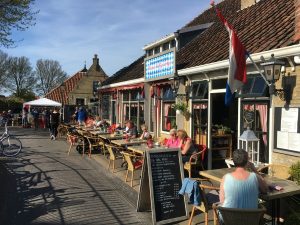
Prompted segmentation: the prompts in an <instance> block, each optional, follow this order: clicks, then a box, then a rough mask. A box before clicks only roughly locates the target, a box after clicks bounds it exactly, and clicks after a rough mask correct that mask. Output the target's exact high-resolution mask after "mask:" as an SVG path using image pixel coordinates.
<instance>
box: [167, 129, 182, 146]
mask: <svg viewBox="0 0 300 225" xmlns="http://www.w3.org/2000/svg"><path fill="white" fill-rule="evenodd" d="M169 134H170V137H169V138H168V139H167V141H166V143H165V144H164V145H165V146H166V147H168V148H178V147H179V139H178V137H177V131H176V129H171V130H170V133H169Z"/></svg>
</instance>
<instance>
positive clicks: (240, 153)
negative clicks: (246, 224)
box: [220, 149, 268, 209]
mask: <svg viewBox="0 0 300 225" xmlns="http://www.w3.org/2000/svg"><path fill="white" fill-rule="evenodd" d="M233 162H234V164H235V166H236V168H235V170H234V171H233V172H232V173H228V174H226V175H224V177H223V179H222V182H221V185H220V202H221V204H222V206H223V207H228V208H241V209H257V208H258V194H259V192H261V193H266V192H267V190H268V186H267V183H266V181H265V180H264V179H263V177H262V176H261V175H259V174H258V172H257V170H256V168H255V167H254V165H253V163H251V162H249V161H248V153H247V152H246V151H245V150H243V149H238V150H236V151H234V152H233ZM248 170H250V171H251V172H249V171H248Z"/></svg>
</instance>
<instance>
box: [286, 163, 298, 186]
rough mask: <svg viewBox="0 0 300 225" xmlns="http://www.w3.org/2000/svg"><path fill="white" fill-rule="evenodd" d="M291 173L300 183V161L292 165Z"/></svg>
mask: <svg viewBox="0 0 300 225" xmlns="http://www.w3.org/2000/svg"><path fill="white" fill-rule="evenodd" d="M289 174H290V175H291V177H292V179H293V180H294V181H295V182H296V183H297V184H298V185H300V161H298V162H296V163H294V164H292V165H291V167H290V170H289Z"/></svg>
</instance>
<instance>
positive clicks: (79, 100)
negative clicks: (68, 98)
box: [76, 98, 84, 105]
mask: <svg viewBox="0 0 300 225" xmlns="http://www.w3.org/2000/svg"><path fill="white" fill-rule="evenodd" d="M76 105H84V98H76Z"/></svg>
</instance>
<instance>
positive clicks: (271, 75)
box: [260, 54, 286, 100]
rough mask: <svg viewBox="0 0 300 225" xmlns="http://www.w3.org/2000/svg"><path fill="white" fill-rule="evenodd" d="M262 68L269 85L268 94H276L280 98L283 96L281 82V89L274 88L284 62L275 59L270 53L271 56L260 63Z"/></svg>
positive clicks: (283, 91)
mask: <svg viewBox="0 0 300 225" xmlns="http://www.w3.org/2000/svg"><path fill="white" fill-rule="evenodd" d="M260 65H261V66H263V68H264V72H265V76H266V79H267V81H268V82H269V83H270V85H269V94H270V95H276V96H278V97H279V98H280V99H283V100H284V98H285V92H286V89H285V85H284V82H283V89H276V88H275V83H276V82H277V81H278V80H279V78H280V74H281V68H282V66H284V65H285V62H283V61H280V60H277V59H275V57H274V54H272V55H271V58H270V59H269V60H267V61H264V62H263V63H261V64H260Z"/></svg>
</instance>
